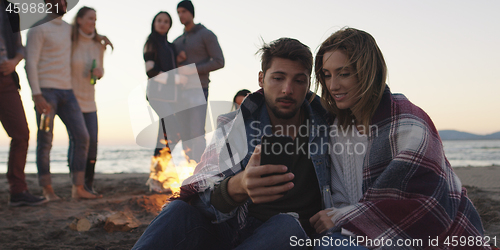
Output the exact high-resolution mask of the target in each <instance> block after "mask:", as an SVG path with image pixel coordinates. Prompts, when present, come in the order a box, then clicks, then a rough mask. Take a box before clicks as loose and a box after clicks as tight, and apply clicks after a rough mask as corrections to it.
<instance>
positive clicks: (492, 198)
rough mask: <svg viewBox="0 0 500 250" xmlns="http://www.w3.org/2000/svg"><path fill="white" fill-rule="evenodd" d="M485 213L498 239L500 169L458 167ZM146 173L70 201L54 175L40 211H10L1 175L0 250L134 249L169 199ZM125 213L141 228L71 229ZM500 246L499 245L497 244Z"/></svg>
mask: <svg viewBox="0 0 500 250" xmlns="http://www.w3.org/2000/svg"><path fill="white" fill-rule="evenodd" d="M455 171H456V172H457V174H458V175H459V177H460V178H461V180H462V184H463V185H464V186H466V187H467V188H468V193H469V196H470V198H471V200H472V201H473V202H474V204H475V206H476V207H477V209H478V211H479V212H480V214H481V217H482V220H483V225H484V228H485V235H488V236H490V237H494V236H496V237H497V242H498V240H500V166H492V167H481V168H474V167H467V168H456V169H455ZM26 178H27V181H28V185H29V187H30V191H31V192H32V193H33V194H38V195H40V194H41V189H40V188H39V187H38V184H37V179H36V175H35V174H28V175H27V176H26ZM147 179H148V174H110V175H107V174H97V175H96V190H97V191H99V192H101V193H103V194H104V198H102V199H98V200H78V201H75V200H72V199H71V183H70V178H69V176H68V174H54V175H53V176H52V180H53V186H54V189H55V190H56V193H57V194H58V195H60V196H61V197H62V198H63V200H62V201H59V202H49V203H47V204H44V205H42V206H39V207H15V208H13V207H8V206H7V199H8V192H7V190H6V189H7V187H8V185H7V180H6V178H5V175H2V176H1V177H0V187H1V191H0V249H130V248H132V246H133V245H134V243H135V242H136V241H137V239H138V238H139V237H140V236H141V234H142V233H143V232H144V230H145V229H146V227H147V225H148V223H149V222H150V221H151V220H152V219H154V217H155V216H156V214H157V213H158V212H159V211H160V209H161V205H162V203H163V202H164V201H165V200H167V199H168V197H169V196H168V195H165V194H153V193H151V192H149V189H148V187H147V186H146V185H145V183H146V181H147ZM117 212H125V213H128V214H131V215H133V216H134V217H135V218H136V219H137V220H138V221H139V223H140V224H141V225H140V226H139V227H137V228H135V229H132V230H131V231H129V232H107V231H106V230H104V227H103V223H97V224H94V226H93V227H92V228H91V229H90V230H88V231H83V232H77V231H74V230H72V229H70V227H69V225H70V224H71V223H72V222H74V221H75V219H78V218H83V217H87V218H88V217H89V216H101V218H102V217H105V216H109V215H111V214H113V213H117ZM497 245H498V244H497Z"/></svg>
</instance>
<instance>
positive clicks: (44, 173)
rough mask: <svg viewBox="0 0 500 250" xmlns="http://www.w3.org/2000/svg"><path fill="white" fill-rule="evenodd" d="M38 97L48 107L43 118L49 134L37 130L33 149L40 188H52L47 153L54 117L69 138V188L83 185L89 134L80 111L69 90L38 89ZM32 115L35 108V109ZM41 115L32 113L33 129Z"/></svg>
mask: <svg viewBox="0 0 500 250" xmlns="http://www.w3.org/2000/svg"><path fill="white" fill-rule="evenodd" d="M41 90H42V95H43V97H44V98H45V100H46V101H47V102H48V103H49V104H50V106H51V108H52V109H51V111H50V113H49V114H46V115H48V116H49V117H50V123H49V128H50V130H49V131H47V132H46V131H41V130H38V134H37V147H36V165H37V168H38V181H39V183H40V186H47V185H51V184H52V180H51V178H50V150H51V148H52V139H53V137H54V134H53V129H54V117H55V115H58V116H59V118H61V121H62V122H63V123H64V125H65V126H66V130H67V131H68V137H69V141H70V144H69V149H68V163H69V171H70V174H71V179H72V182H73V185H83V184H84V177H85V165H86V161H87V154H88V150H89V133H88V132H87V127H86V125H85V121H84V118H83V114H82V111H81V110H80V106H79V105H78V102H77V100H76V97H75V95H74V94H73V90H71V89H69V90H63V89H53V88H42V89H41ZM35 111H36V108H35ZM40 116H41V114H40V113H39V112H38V111H36V121H37V125H38V126H40Z"/></svg>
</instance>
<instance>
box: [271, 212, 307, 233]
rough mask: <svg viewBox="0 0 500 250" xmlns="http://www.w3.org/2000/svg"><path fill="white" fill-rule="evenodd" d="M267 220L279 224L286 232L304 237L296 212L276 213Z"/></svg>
mask: <svg viewBox="0 0 500 250" xmlns="http://www.w3.org/2000/svg"><path fill="white" fill-rule="evenodd" d="M268 222H271V223H276V224H278V225H280V227H281V228H286V229H287V231H288V233H291V234H292V235H296V236H301V237H306V233H305V231H304V229H303V228H302V225H300V222H299V220H298V214H295V213H293V214H290V213H283V214H277V215H275V216H273V217H271V218H270V219H269V221H268Z"/></svg>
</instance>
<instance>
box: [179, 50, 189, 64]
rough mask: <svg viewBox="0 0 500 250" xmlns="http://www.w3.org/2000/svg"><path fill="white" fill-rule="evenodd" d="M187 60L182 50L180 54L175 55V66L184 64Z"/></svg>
mask: <svg viewBox="0 0 500 250" xmlns="http://www.w3.org/2000/svg"><path fill="white" fill-rule="evenodd" d="M186 59H187V56H186V52H185V51H184V50H183V51H181V52H179V54H178V55H177V58H176V60H177V64H180V63H181V62H184V61H186Z"/></svg>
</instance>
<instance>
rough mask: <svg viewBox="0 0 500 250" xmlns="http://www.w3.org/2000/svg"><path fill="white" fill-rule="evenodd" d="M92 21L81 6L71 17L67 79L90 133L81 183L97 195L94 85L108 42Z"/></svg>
mask: <svg viewBox="0 0 500 250" xmlns="http://www.w3.org/2000/svg"><path fill="white" fill-rule="evenodd" d="M96 20H97V18H96V11H95V10H94V9H93V8H90V7H82V8H81V9H80V10H78V13H77V14H76V16H75V19H74V21H73V24H72V31H71V41H72V50H71V82H72V85H73V92H74V93H75V96H76V99H77V100H78V104H79V105H80V109H81V110H82V113H83V117H84V119H85V125H86V126H87V131H88V132H89V136H90V141H89V149H88V155H87V165H86V168H85V185H84V186H85V189H86V190H87V191H88V192H90V193H92V194H94V195H95V196H96V197H100V195H98V194H97V192H95V191H94V188H93V184H94V173H95V164H96V160H97V131H98V125H97V106H96V103H95V88H94V86H95V84H96V81H97V80H98V79H101V78H102V77H103V75H104V68H103V58H104V50H105V49H106V45H107V44H109V45H111V43H110V42H109V40H107V38H105V37H103V36H101V35H99V34H98V33H97V31H96V28H95V24H96ZM103 42H105V44H103ZM111 46H112V45H111ZM70 141H71V138H70Z"/></svg>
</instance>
